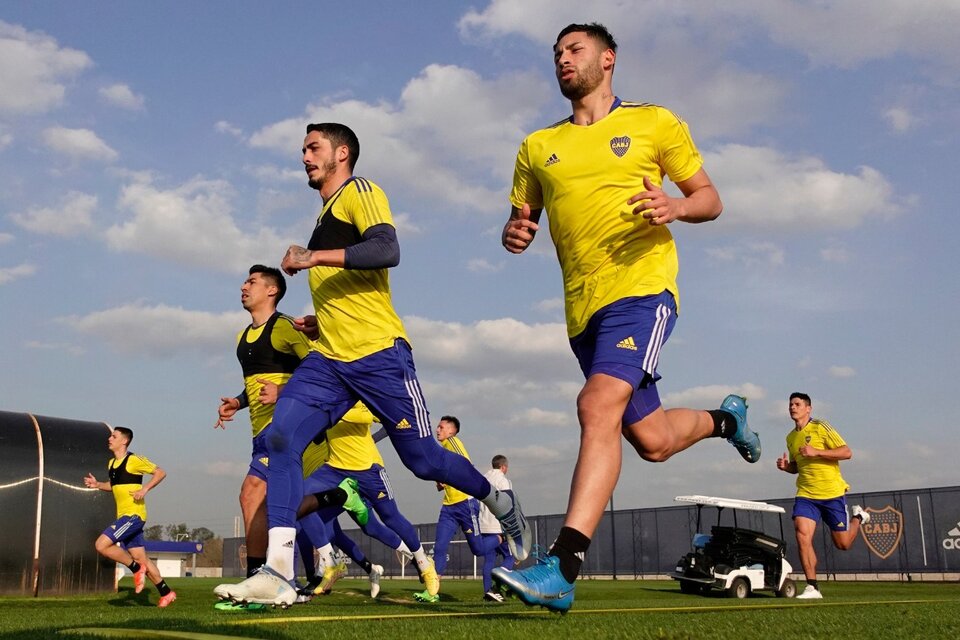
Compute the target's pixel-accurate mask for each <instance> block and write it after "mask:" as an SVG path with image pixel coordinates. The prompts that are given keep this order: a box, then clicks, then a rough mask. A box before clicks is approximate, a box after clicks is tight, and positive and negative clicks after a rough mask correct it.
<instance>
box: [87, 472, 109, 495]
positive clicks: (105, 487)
mask: <svg viewBox="0 0 960 640" xmlns="http://www.w3.org/2000/svg"><path fill="white" fill-rule="evenodd" d="M83 484H84V486H85V487H87V489H99V490H100V491H110V490H111V487H110V483H109V482H100V481H99V480H97V479H96V478H95V477H93V474H92V473H88V474H87V475H86V477H85V478H84V479H83Z"/></svg>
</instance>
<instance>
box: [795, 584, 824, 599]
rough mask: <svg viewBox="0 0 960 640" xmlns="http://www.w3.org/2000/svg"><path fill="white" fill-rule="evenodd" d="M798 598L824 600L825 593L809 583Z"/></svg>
mask: <svg viewBox="0 0 960 640" xmlns="http://www.w3.org/2000/svg"><path fill="white" fill-rule="evenodd" d="M797 600H823V594H822V593H820V590H819V589H817V588H816V587H815V586H813V585H811V584H808V585H807V588H806V589H804V590H803V593H801V594H799V595H798V596H797Z"/></svg>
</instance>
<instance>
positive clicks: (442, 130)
mask: <svg viewBox="0 0 960 640" xmlns="http://www.w3.org/2000/svg"><path fill="white" fill-rule="evenodd" d="M520 86H522V87H524V90H523V91H517V90H516V87H520ZM548 96H549V91H548V89H547V88H546V85H545V83H544V82H543V81H542V80H541V79H540V78H538V77H537V76H534V75H532V74H507V75H504V76H500V77H497V78H493V79H486V78H483V77H481V76H479V75H478V74H477V73H475V72H474V71H471V70H469V69H464V68H461V67H456V66H444V65H430V66H428V67H427V68H425V69H424V70H423V71H422V72H421V74H420V75H418V76H417V77H415V78H413V79H412V80H410V82H409V83H407V86H406V87H405V88H404V90H403V92H402V94H401V97H400V99H399V101H398V102H397V103H396V104H393V103H389V102H385V101H382V102H379V103H375V104H374V103H368V102H362V101H360V100H353V99H344V100H340V101H335V100H328V101H325V102H322V103H320V104H315V105H311V106H309V107H308V108H307V110H306V113H305V114H304V115H303V116H299V117H296V118H289V119H287V120H283V121H280V122H277V123H274V124H272V125H269V126H266V127H263V128H262V129H260V130H259V131H257V132H256V133H254V134H253V135H252V136H251V137H250V145H251V146H253V147H255V148H267V149H272V150H275V151H277V152H278V153H281V154H283V157H284V158H287V159H288V160H289V161H291V162H294V161H299V157H300V154H299V150H300V148H301V146H302V144H303V137H304V124H305V123H306V122H328V121H333V122H349V123H350V126H351V128H353V129H354V131H355V132H356V133H357V136H358V137H359V139H360V158H359V162H358V164H357V173H358V174H359V175H364V176H369V177H371V178H372V179H373V180H374V181H376V182H377V183H379V184H381V185H382V186H384V188H385V189H386V190H387V194H388V196H391V197H393V196H392V195H391V194H392V193H393V191H395V190H403V191H405V192H407V193H408V194H410V195H412V196H416V197H419V198H421V199H428V200H429V201H430V202H434V203H435V207H436V209H435V211H440V212H449V211H480V212H495V213H497V214H498V215H502V212H503V211H504V210H505V208H506V197H505V195H504V188H505V185H506V184H507V183H508V181H509V178H510V175H511V173H512V170H513V162H514V159H515V157H516V152H517V145H518V144H519V141H520V140H521V139H522V138H523V135H524V133H525V132H526V130H527V129H529V128H532V126H531V123H533V121H534V120H535V119H536V118H538V117H539V116H538V113H537V109H538V107H539V106H540V105H541V104H542V103H543V102H544V101H546V99H547V98H548ZM471 178H472V179H471ZM490 184H494V185H495V186H493V187H491V186H489V185H490Z"/></svg>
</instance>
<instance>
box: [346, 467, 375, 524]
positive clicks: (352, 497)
mask: <svg viewBox="0 0 960 640" xmlns="http://www.w3.org/2000/svg"><path fill="white" fill-rule="evenodd" d="M339 487H340V488H341V489H343V490H344V491H346V492H347V500H346V502H344V503H343V508H344V509H345V510H347V511H349V512H350V515H351V517H352V518H353V519H354V520H356V521H357V524H358V525H360V526H361V527H362V526H364V525H365V524H367V520H368V519H369V518H370V510H369V509H368V508H367V504H366V503H365V502H364V501H363V498H361V497H360V494H359V493H357V491H358V485H357V481H356V480H354V479H353V478H344V480H343V482H341V483H340V484H339Z"/></svg>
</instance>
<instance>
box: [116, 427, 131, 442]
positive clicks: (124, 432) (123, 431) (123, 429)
mask: <svg viewBox="0 0 960 640" xmlns="http://www.w3.org/2000/svg"><path fill="white" fill-rule="evenodd" d="M113 430H114V431H116V432H118V433H119V434H120V435H122V436H124V437H126V439H127V444H128V445H129V444H130V443H131V442H133V430H131V429H127V428H126V427H114V428H113Z"/></svg>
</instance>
